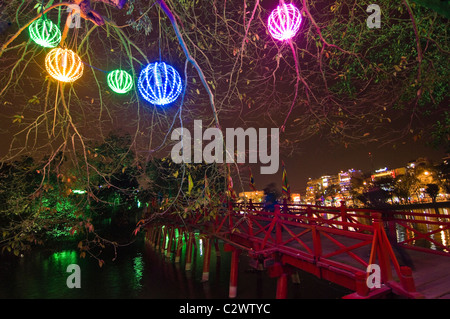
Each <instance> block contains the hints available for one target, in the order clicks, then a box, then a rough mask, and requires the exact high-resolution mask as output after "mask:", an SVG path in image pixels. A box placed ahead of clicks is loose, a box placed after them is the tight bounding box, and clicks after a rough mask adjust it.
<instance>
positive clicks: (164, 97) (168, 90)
mask: <svg viewBox="0 0 450 319" xmlns="http://www.w3.org/2000/svg"><path fill="white" fill-rule="evenodd" d="M137 86H138V89H139V92H140V93H141V95H142V97H143V98H144V99H145V100H147V101H148V102H150V103H151V104H155V105H167V104H170V103H172V102H173V101H175V100H176V99H177V98H178V96H179V95H180V93H181V91H182V89H183V85H182V82H181V77H180V74H179V73H178V72H177V70H175V69H174V68H173V67H172V66H170V65H168V64H166V63H164V62H154V63H150V64H148V65H147V66H146V67H145V68H144V69H143V70H142V71H141V74H140V75H139V79H138V84H137Z"/></svg>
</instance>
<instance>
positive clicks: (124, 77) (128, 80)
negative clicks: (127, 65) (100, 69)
mask: <svg viewBox="0 0 450 319" xmlns="http://www.w3.org/2000/svg"><path fill="white" fill-rule="evenodd" d="M106 81H107V83H108V86H109V87H110V88H111V90H113V91H114V92H116V93H119V94H125V93H127V92H129V91H130V90H131V89H132V88H133V77H132V76H131V75H130V74H129V73H127V72H125V71H122V70H114V71H111V72H109V73H108V76H107V78H106Z"/></svg>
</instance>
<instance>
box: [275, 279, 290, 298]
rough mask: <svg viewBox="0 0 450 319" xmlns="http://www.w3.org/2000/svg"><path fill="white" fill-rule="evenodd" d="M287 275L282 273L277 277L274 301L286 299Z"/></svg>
mask: <svg viewBox="0 0 450 319" xmlns="http://www.w3.org/2000/svg"><path fill="white" fill-rule="evenodd" d="M287 278H288V275H287V274H286V273H283V274H281V275H280V277H278V280H277V296H276V299H286V297H287V284H288V280H287Z"/></svg>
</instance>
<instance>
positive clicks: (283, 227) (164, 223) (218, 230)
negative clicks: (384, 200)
mask: <svg viewBox="0 0 450 319" xmlns="http://www.w3.org/2000/svg"><path fill="white" fill-rule="evenodd" d="M148 212H150V209H149V210H148ZM183 215H184V216H183V217H184V218H182V214H181V213H178V212H170V213H169V212H166V213H164V214H161V213H158V212H157V211H156V212H155V211H153V213H152V217H153V218H151V219H150V220H151V222H149V223H147V224H146V225H145V228H146V240H147V241H148V243H149V244H151V245H152V246H154V247H155V248H157V249H158V250H161V251H162V252H163V253H165V254H166V255H167V256H171V255H172V254H174V257H175V262H180V258H181V252H182V246H183V245H186V249H185V250H186V256H185V261H186V264H185V268H186V270H190V267H191V260H192V254H193V245H196V243H195V237H194V232H200V234H201V236H202V237H203V243H204V245H205V246H204V261H203V280H204V281H206V280H208V277H209V263H210V256H211V249H212V246H213V244H215V245H214V246H215V249H216V250H217V249H218V242H219V241H223V242H224V243H225V245H224V247H225V251H229V252H231V267H230V287H229V297H230V298H234V297H236V294H237V285H238V261H239V255H240V254H241V253H245V254H247V255H248V256H249V257H250V258H251V260H252V265H253V266H254V267H255V268H258V267H259V268H261V267H264V268H265V269H267V270H268V273H269V275H270V276H271V277H277V278H278V279H277V291H276V298H279V299H283V298H286V296H287V280H288V278H289V276H290V275H291V274H292V273H293V272H295V271H296V269H301V270H303V271H306V272H309V273H311V274H314V275H315V276H317V277H319V278H321V279H324V280H328V281H330V282H333V283H335V284H338V285H341V286H343V287H346V288H348V289H350V290H352V291H354V293H351V294H349V295H347V296H345V297H344V298H381V297H385V296H386V295H388V294H395V295H398V296H401V297H406V298H429V299H435V298H450V243H449V242H447V241H446V240H448V239H449V238H450V216H449V215H440V214H425V213H411V212H384V213H383V212H382V211H377V210H370V209H353V208H352V209H350V208H347V207H346V206H345V204H344V203H342V205H341V207H339V208H334V207H321V206H310V205H290V204H286V202H285V203H284V204H283V205H280V206H278V205H277V206H276V208H275V211H273V212H268V211H264V210H263V207H262V206H259V205H254V204H252V203H251V202H250V203H249V204H228V207H226V205H225V207H224V208H223V209H221V210H220V211H219V212H218V213H216V214H215V216H211V214H210V213H209V210H208V209H207V208H203V209H200V210H196V211H193V212H191V213H189V214H187V213H183ZM140 223H141V222H140ZM138 225H139V224H138ZM141 226H144V225H143V224H141V225H140V226H139V227H141ZM400 231H401V234H402V236H403V238H400V239H399V240H398V236H397V232H400ZM175 234H177V236H176V235H175ZM180 234H181V236H180ZM418 244H420V246H419V245H418ZM405 248H407V249H408V254H407V255H408V256H410V257H411V260H412V263H413V265H414V271H413V270H412V269H411V268H410V267H408V266H406V265H401V263H399V259H401V258H399V257H401V256H400V255H401V252H402V251H403V249H405ZM374 264H375V265H378V266H379V268H378V269H379V274H380V276H379V278H380V285H375V286H374V285H373V284H368V282H369V283H372V281H371V280H372V278H373V276H372V275H373V274H375V273H372V271H371V270H369V268H368V267H369V265H374ZM368 279H369V280H368ZM369 286H370V287H371V288H369Z"/></svg>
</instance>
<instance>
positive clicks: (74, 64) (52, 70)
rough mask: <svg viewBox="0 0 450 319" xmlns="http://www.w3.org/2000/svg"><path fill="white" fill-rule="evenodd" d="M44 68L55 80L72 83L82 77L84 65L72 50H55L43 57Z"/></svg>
mask: <svg viewBox="0 0 450 319" xmlns="http://www.w3.org/2000/svg"><path fill="white" fill-rule="evenodd" d="M45 68H46V69H47V72H48V73H49V74H50V75H51V76H52V77H53V78H55V79H56V80H58V81H61V82H73V81H75V80H78V79H79V78H80V77H81V76H82V75H83V69H84V65H83V62H82V61H81V59H80V57H79V56H78V55H77V54H76V53H75V52H73V51H72V50H69V49H61V48H56V49H53V50H51V51H50V52H49V53H48V54H47V56H46V57H45Z"/></svg>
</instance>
